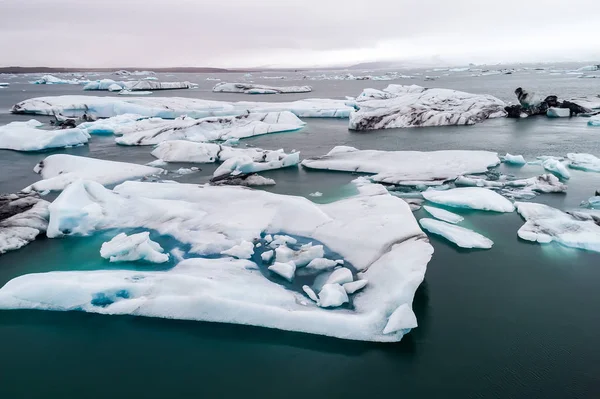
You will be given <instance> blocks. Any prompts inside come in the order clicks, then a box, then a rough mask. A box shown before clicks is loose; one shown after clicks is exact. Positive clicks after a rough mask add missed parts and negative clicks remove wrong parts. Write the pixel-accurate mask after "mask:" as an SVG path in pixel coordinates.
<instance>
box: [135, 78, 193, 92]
mask: <svg viewBox="0 0 600 399" xmlns="http://www.w3.org/2000/svg"><path fill="white" fill-rule="evenodd" d="M195 86H196V85H194V84H193V83H190V82H158V81H155V80H154V81H149V80H139V81H137V82H125V85H124V86H123V89H125V90H128V91H148V90H177V89H191V88H193V87H195Z"/></svg>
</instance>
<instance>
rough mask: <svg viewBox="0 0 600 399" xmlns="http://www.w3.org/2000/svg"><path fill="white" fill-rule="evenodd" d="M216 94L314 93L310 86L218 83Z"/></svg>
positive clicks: (214, 90)
mask: <svg viewBox="0 0 600 399" xmlns="http://www.w3.org/2000/svg"><path fill="white" fill-rule="evenodd" d="M212 91H213V92H215V93H244V94H286V93H308V92H311V91H312V87H310V86H283V87H276V86H265V85H257V84H253V83H226V82H222V83H218V84H217V85H216V86H215V87H213V90H212Z"/></svg>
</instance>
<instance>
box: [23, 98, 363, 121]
mask: <svg viewBox="0 0 600 399" xmlns="http://www.w3.org/2000/svg"><path fill="white" fill-rule="evenodd" d="M352 110H354V106H353V104H352V103H351V102H348V101H346V100H331V99H305V100H298V101H293V102H273V103H268V102H248V101H242V102H233V103H232V102H224V101H212V100H201V99H197V98H184V97H127V98H115V97H96V96H55V97H38V98H32V99H29V100H25V101H21V102H20V103H18V104H15V105H14V106H13V107H12V108H11V112H12V113H14V114H36V115H55V114H62V115H65V116H72V117H78V116H82V115H84V114H91V115H94V116H96V117H98V118H110V117H113V116H118V115H122V114H138V115H143V116H145V117H157V118H164V119H175V118H177V117H180V116H183V115H187V116H188V117H190V118H206V117H210V116H235V115H243V114H246V113H247V112H248V111H250V112H253V113H269V112H283V111H289V112H292V113H293V114H295V115H296V116H298V117H300V118H348V116H349V115H350V112H351V111H352Z"/></svg>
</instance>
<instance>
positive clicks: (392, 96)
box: [349, 85, 506, 130]
mask: <svg viewBox="0 0 600 399" xmlns="http://www.w3.org/2000/svg"><path fill="white" fill-rule="evenodd" d="M371 98H375V99H371ZM356 105H357V107H358V110H357V111H355V112H352V113H351V115H350V124H349V128H350V129H351V130H373V129H390V128H406V127H420V126H447V125H473V124H475V123H478V122H482V121H484V120H485V119H491V118H499V117H504V116H506V112H505V111H504V106H505V104H504V102H503V101H501V100H499V99H497V98H495V97H492V96H489V95H480V94H471V93H465V92H461V91H456V90H448V89H427V88H424V87H420V86H416V85H412V86H402V85H389V86H388V87H387V88H386V89H384V90H383V91H382V92H380V93H378V92H377V91H376V90H373V89H369V92H368V94H365V93H364V92H363V93H362V94H361V95H360V96H358V98H357V101H356Z"/></svg>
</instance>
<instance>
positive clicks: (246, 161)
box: [213, 150, 300, 179]
mask: <svg viewBox="0 0 600 399" xmlns="http://www.w3.org/2000/svg"><path fill="white" fill-rule="evenodd" d="M299 162H300V153H299V152H294V153H292V154H286V153H284V152H283V150H281V151H280V152H279V151H272V152H271V153H270V154H269V155H268V156H267V157H266V159H265V160H264V161H263V160H261V161H260V162H257V161H254V159H253V158H251V157H249V156H239V157H232V158H229V159H227V160H226V161H225V162H223V163H222V164H221V165H220V166H219V167H218V168H217V169H216V170H215V171H214V173H213V176H214V178H215V179H219V178H221V177H222V176H230V175H231V176H237V175H244V174H251V173H257V172H263V171H266V170H273V169H281V168H287V167H289V166H295V165H298V163H299Z"/></svg>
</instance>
